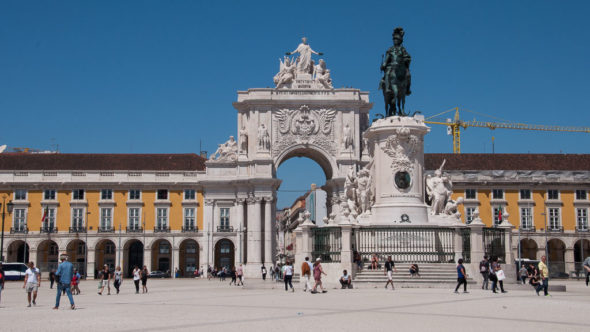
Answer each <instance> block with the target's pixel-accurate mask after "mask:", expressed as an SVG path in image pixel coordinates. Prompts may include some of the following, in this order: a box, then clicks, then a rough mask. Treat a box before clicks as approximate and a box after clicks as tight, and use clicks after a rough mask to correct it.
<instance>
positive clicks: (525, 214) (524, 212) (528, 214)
mask: <svg viewBox="0 0 590 332" xmlns="http://www.w3.org/2000/svg"><path fill="white" fill-rule="evenodd" d="M520 227H521V228H522V229H532V228H533V215H532V209H531V208H530V207H523V208H520Z"/></svg>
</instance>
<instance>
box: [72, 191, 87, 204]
mask: <svg viewBox="0 0 590 332" xmlns="http://www.w3.org/2000/svg"><path fill="white" fill-rule="evenodd" d="M76 193H78V194H79V193H82V198H79V197H78V198H76ZM85 198H86V190H84V189H73V190H72V201H83V200H84V199H85Z"/></svg>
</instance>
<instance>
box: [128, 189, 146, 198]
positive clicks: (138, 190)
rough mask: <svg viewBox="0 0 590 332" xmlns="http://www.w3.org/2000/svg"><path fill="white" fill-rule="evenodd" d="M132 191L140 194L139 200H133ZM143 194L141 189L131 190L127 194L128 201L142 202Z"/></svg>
mask: <svg viewBox="0 0 590 332" xmlns="http://www.w3.org/2000/svg"><path fill="white" fill-rule="evenodd" d="M132 191H137V192H138V193H139V198H131V192H132ZM142 194H143V193H142V192H141V189H129V192H128V193H127V199H128V200H130V201H141V197H142Z"/></svg>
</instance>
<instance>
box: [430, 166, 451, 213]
mask: <svg viewBox="0 0 590 332" xmlns="http://www.w3.org/2000/svg"><path fill="white" fill-rule="evenodd" d="M445 162H446V160H444V161H443V163H442V165H440V167H439V168H438V169H437V170H436V171H434V176H430V175H429V176H428V177H427V178H426V193H427V195H428V198H429V199H430V201H431V204H430V208H431V214H432V215H437V214H441V213H443V212H444V210H445V207H446V205H447V202H448V201H449V200H450V199H451V194H452V193H453V183H452V182H451V179H449V178H448V177H447V176H444V175H443V174H442V168H443V166H444V165H445Z"/></svg>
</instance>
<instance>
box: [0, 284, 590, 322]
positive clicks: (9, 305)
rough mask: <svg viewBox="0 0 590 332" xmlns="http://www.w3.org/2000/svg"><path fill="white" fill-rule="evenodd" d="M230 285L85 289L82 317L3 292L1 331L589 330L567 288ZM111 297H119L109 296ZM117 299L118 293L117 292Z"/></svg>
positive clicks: (580, 288)
mask: <svg viewBox="0 0 590 332" xmlns="http://www.w3.org/2000/svg"><path fill="white" fill-rule="evenodd" d="M228 283H229V279H228V280H227V282H224V283H222V282H219V281H217V280H211V281H208V280H206V279H203V280H194V279H181V280H149V281H148V287H149V290H150V292H149V293H148V294H138V295H136V294H134V286H133V282H132V281H131V280H128V279H126V280H125V281H124V283H123V285H122V292H121V294H119V295H110V296H107V295H102V296H99V295H97V294H96V285H97V282H95V281H93V280H91V281H83V282H82V285H81V290H82V295H77V296H74V300H75V301H76V306H77V310H75V311H72V310H70V309H69V302H68V300H67V297H62V300H61V301H62V302H61V308H60V310H59V311H55V310H51V308H52V307H53V305H54V301H55V290H50V289H49V283H48V282H44V284H43V285H42V286H43V287H42V289H41V290H40V294H39V298H38V300H37V303H38V304H37V306H36V307H32V308H26V304H27V303H26V294H25V292H24V290H23V289H22V288H21V287H22V283H21V282H18V283H16V282H7V283H6V289H5V290H4V291H3V292H2V302H1V304H0V330H2V331H16V330H19V331H58V330H61V331H73V330H78V331H95V330H99V329H100V330H101V331H118V332H120V331H161V330H175V331H195V330H197V329H199V330H201V329H208V330H214V331H229V330H232V331H236V329H238V330H240V332H241V331H255V330H256V331H269V330H277V331H302V330H305V329H312V328H313V330H318V329H320V330H322V331H368V330H374V329H384V328H387V329H396V330H399V329H403V330H408V329H410V328H411V329H412V330H413V331H423V330H432V331H487V332H489V331H502V332H505V331H529V330H537V331H545V330H554V331H567V330H569V331H573V330H578V331H580V330H584V329H587V328H588V325H589V324H588V320H587V319H586V317H587V316H586V315H587V314H588V312H590V288H586V287H585V285H584V283H583V282H581V281H579V282H574V281H571V282H560V281H555V282H554V284H567V290H568V291H567V292H566V293H562V292H559V293H558V292H556V293H553V294H552V297H548V298H545V297H543V296H536V295H535V292H534V291H533V290H532V289H531V288H529V287H524V286H517V285H508V286H507V290H508V291H509V293H507V294H492V293H491V292H490V291H482V290H481V289H479V287H471V288H470V291H471V293H469V294H453V292H452V289H441V288H430V289H416V288H396V290H395V291H391V290H387V291H386V290H385V289H383V288H371V289H352V290H340V289H329V291H328V293H326V294H316V295H312V294H309V293H304V292H303V291H302V290H301V287H302V285H301V284H298V285H296V287H298V288H299V289H297V290H296V292H295V293H291V292H285V291H284V288H282V284H276V283H274V282H272V281H266V282H262V281H261V280H246V286H245V287H243V288H242V287H235V286H231V287H230V286H228ZM113 290H114V289H113ZM112 293H114V292H112ZM105 294H106V292H105Z"/></svg>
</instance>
